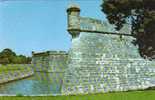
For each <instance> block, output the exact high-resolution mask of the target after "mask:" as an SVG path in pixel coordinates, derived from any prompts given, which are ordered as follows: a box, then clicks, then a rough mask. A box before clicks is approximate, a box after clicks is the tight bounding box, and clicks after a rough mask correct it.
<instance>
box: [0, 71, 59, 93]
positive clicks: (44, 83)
mask: <svg viewBox="0 0 155 100" xmlns="http://www.w3.org/2000/svg"><path fill="white" fill-rule="evenodd" d="M50 76H51V77H52V76H53V73H45V72H37V73H35V74H34V76H31V77H29V78H25V79H21V80H17V81H13V82H10V83H5V84H1V85H0V94H1V95H19V94H20V95H57V94H60V92H61V81H62V80H61V79H60V78H59V79H57V78H53V79H51V78H50ZM57 76H59V73H57Z"/></svg>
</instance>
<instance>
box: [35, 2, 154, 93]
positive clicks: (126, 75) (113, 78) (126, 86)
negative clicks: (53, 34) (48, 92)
mask: <svg viewBox="0 0 155 100" xmlns="http://www.w3.org/2000/svg"><path fill="white" fill-rule="evenodd" d="M67 17H68V19H67V20H68V29H67V30H68V32H69V33H70V35H71V36H72V41H71V42H72V45H71V48H70V50H69V51H68V52H65V51H47V52H42V53H34V52H33V53H32V54H33V59H32V63H33V64H34V65H35V68H34V70H35V71H47V72H57V71H58V72H62V73H63V75H62V80H63V82H62V88H61V93H62V94H64V95H66V94H80V93H98V92H103V93H104V92H111V91H128V90H137V89H146V88H149V87H152V86H155V62H154V61H149V60H147V59H143V58H142V57H141V56H140V55H139V53H138V49H137V47H136V46H135V45H133V44H132V43H131V42H132V41H133V40H134V38H133V37H132V36H131V35H130V31H129V30H128V29H129V28H128V27H127V28H128V29H126V30H121V31H119V32H116V31H114V30H112V29H109V27H110V26H108V25H107V24H106V23H105V22H103V21H101V20H97V19H93V18H89V17H81V16H80V8H79V6H77V5H70V6H69V7H68V9H67Z"/></svg>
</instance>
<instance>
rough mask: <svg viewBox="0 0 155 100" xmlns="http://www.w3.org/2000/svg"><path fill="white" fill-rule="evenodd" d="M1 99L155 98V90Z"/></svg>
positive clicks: (110, 99) (81, 99)
mask: <svg viewBox="0 0 155 100" xmlns="http://www.w3.org/2000/svg"><path fill="white" fill-rule="evenodd" d="M0 100H155V90H147V91H132V92H117V93H104V94H89V95H76V96H56V97H54V96H42V97H28V96H27V97H22V96H21V97H0Z"/></svg>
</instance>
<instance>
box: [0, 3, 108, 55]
mask: <svg viewBox="0 0 155 100" xmlns="http://www.w3.org/2000/svg"><path fill="white" fill-rule="evenodd" d="M71 3H76V4H78V5H79V6H80V9H81V13H80V15H81V16H88V17H92V18H97V19H101V20H106V18H105V15H104V14H103V13H102V12H101V7H100V5H101V3H102V0H0V51H2V50H3V49H4V48H10V49H12V50H13V51H14V52H16V53H17V54H18V55H19V54H23V55H26V56H31V52H32V51H34V52H44V51H49V50H62V51H68V50H69V48H70V47H71V36H70V35H69V33H68V32H67V13H66V9H67V7H68V5H69V4H71Z"/></svg>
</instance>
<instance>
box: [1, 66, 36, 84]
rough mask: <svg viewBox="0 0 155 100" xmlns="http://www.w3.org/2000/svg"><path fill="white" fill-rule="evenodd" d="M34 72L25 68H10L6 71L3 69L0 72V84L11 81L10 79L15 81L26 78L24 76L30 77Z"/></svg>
mask: <svg viewBox="0 0 155 100" xmlns="http://www.w3.org/2000/svg"><path fill="white" fill-rule="evenodd" d="M7 66H21V67H23V66H29V67H30V65H26V64H12V65H11V64H9V65H6V68H7ZM33 74H34V72H33V70H30V69H27V68H25V69H24V70H20V69H15V70H13V69H10V70H8V71H4V72H1V73H0V84H3V83H7V82H11V81H15V80H19V79H22V78H26V77H30V76H32V75H33Z"/></svg>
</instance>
